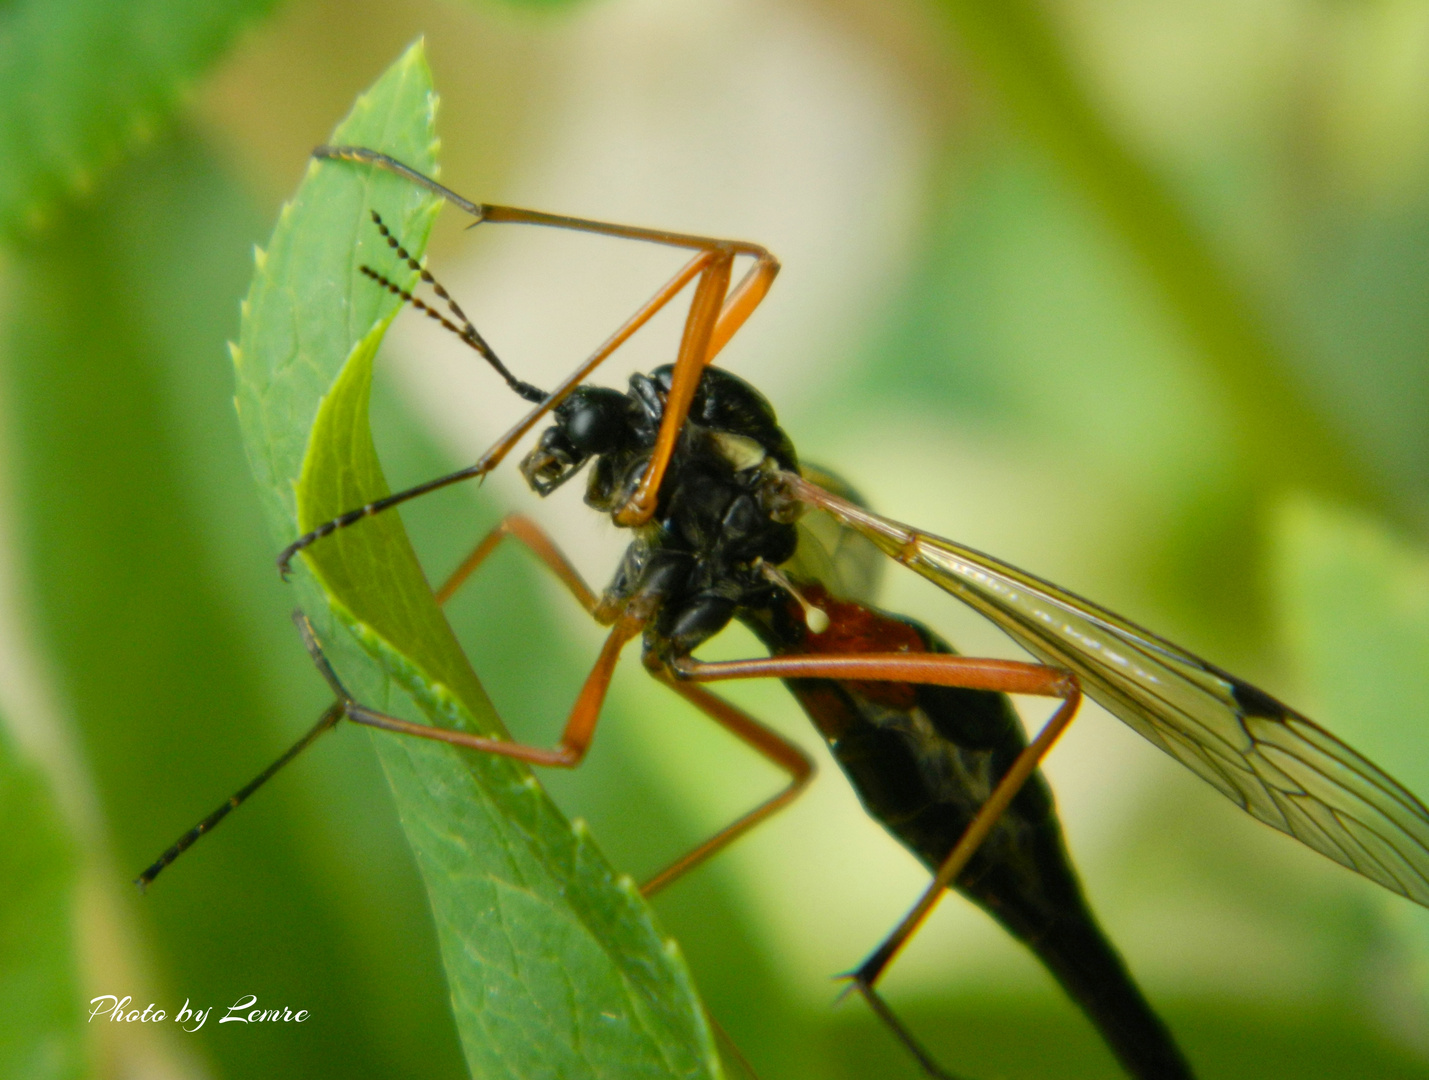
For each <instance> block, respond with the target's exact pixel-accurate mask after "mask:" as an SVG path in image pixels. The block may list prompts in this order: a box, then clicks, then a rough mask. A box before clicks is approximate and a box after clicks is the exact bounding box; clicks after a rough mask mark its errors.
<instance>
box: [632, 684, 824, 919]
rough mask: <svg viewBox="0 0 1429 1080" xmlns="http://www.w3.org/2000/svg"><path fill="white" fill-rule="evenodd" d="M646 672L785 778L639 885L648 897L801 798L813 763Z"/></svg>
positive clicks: (705, 694)
mask: <svg viewBox="0 0 1429 1080" xmlns="http://www.w3.org/2000/svg"><path fill="white" fill-rule="evenodd" d="M652 674H654V675H655V677H656V678H657V679H659V680H660V681H661V682H663V683H664V684H665V685H666V686H668V687H670V689H672V690H674V691H675V693H677V694H679V695H680V696H681V697H682V698H684V699H685V700H686V701H688V702H689V703H690V704H691V705H693V706H695V708H697V709H699V710H700V711H701V712H703V713H704V714H705V715H706V716H708V717H709V718H710V719H711V720H713V721H715V723H717V724H719V726H720V727H722V728H724V729H725V730H726V731H728V732H729V733H730V734H732V735H734V736H735V737H736V738H738V739H739V740H740V741H741V742H743V743H744V744H745V745H746V746H748V747H750V748H752V749H753V750H755V751H757V752H758V753H759V754H760V755H761V756H762V757H764V758H765V759H766V760H768V761H770V762H772V763H773V764H775V765H777V766H778V767H779V768H781V769H783V770H784V771H785V772H786V773H788V774H789V783H788V784H786V785H785V786H784V787H783V788H782V789H781V790H779V791H778V792H776V793H775V794H774V795H773V796H771V797H770V798H768V799H766V800H765V801H764V802H762V803H760V804H759V805H758V806H756V807H754V809H752V810H750V811H748V812H747V813H745V814H743V815H741V816H740V817H738V818H736V819H735V820H734V821H732V822H731V823H730V824H728V825H726V826H725V827H724V828H722V829H720V830H719V831H718V832H717V833H715V834H714V835H713V836H711V837H710V838H709V839H707V840H705V841H704V842H703V843H701V844H699V845H697V846H696V847H694V848H691V849H690V850H689V851H687V852H686V853H685V854H683V855H681V856H680V857H679V858H678V859H676V860H675V861H674V862H672V863H670V865H669V866H667V867H665V868H664V869H663V870H661V871H660V872H659V873H658V874H656V875H655V876H654V877H652V878H650V879H649V880H648V881H646V882H645V884H643V885H641V886H640V891H641V893H642V894H644V895H645V896H653V895H654V894H655V893H657V892H659V891H660V890H661V889H663V888H664V887H665V886H667V885H669V884H670V883H671V882H673V881H674V880H675V879H676V878H678V877H680V876H682V875H684V874H687V873H689V871H691V870H693V869H694V868H695V867H696V866H699V865H700V864H701V863H702V862H704V861H705V860H706V859H708V858H710V857H711V856H712V855H714V854H716V853H717V852H720V851H723V850H724V849H725V848H726V847H728V846H729V845H730V844H732V843H734V841H736V840H738V839H739V838H740V837H741V836H743V835H744V834H745V833H747V832H749V831H750V830H751V829H753V828H754V827H755V826H756V825H758V824H759V823H760V822H762V821H764V820H765V819H766V818H769V817H771V816H773V815H774V814H776V813H778V812H779V811H780V810H782V809H784V807H786V806H788V805H789V804H790V803H791V802H793V801H794V800H795V799H797V798H798V797H799V796H800V795H801V794H803V791H804V789H805V788H806V787H808V786H809V781H811V780H812V779H813V778H814V762H813V761H812V759H810V757H809V755H808V754H806V753H804V751H803V749H802V748H801V747H799V746H798V745H797V744H795V743H792V742H790V741H789V740H788V739H786V738H784V737H783V736H782V735H780V734H779V733H778V732H776V731H773V730H771V729H770V728H768V727H765V726H764V725H763V724H761V723H760V722H759V721H758V720H756V719H754V717H752V716H750V715H749V714H748V713H746V712H745V711H744V710H743V709H740V708H737V707H735V706H734V705H732V704H730V703H729V702H728V701H725V700H724V698H722V697H720V696H719V695H717V694H712V693H710V692H709V691H708V690H706V689H704V688H703V687H700V686H694V685H692V684H690V683H682V682H680V681H679V680H677V679H672V678H670V677H669V676H668V675H666V674H664V673H663V672H653V673H652Z"/></svg>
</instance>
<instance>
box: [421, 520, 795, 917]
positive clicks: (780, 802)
mask: <svg viewBox="0 0 1429 1080" xmlns="http://www.w3.org/2000/svg"><path fill="white" fill-rule="evenodd" d="M508 537H509V538H511V539H513V540H517V541H519V542H520V543H521V544H523V545H524V546H525V547H526V548H528V549H529V550H530V551H531V552H532V554H534V555H535V556H536V557H537V558H538V559H539V560H540V561H541V564H542V565H543V566H545V567H546V568H547V569H548V570H550V571H551V572H552V573H553V574H555V575H556V577H557V578H558V579H559V580H560V581H561V583H562V584H563V585H565V586H566V589H567V590H568V591H569V592H570V594H571V595H572V596H574V597H575V598H576V601H577V602H578V603H579V604H580V605H581V607H583V608H585V610H586V611H587V612H589V613H590V614H591V615H592V616H594V617H595V618H596V619H597V620H598V621H602V622H606V623H608V622H610V621H611V619H612V618H613V615H612V614H610V613H608V612H606V611H605V609H603V608H602V602H601V600H600V598H599V597H597V596H596V595H595V593H594V592H592V591H591V589H590V586H588V585H587V584H586V583H585V581H584V579H582V578H581V576H580V574H579V573H578V572H577V571H576V569H575V567H573V566H572V565H571V564H570V561H569V560H568V559H567V558H566V557H565V555H564V554H562V553H561V550H560V548H558V547H557V546H556V544H555V542H554V541H553V540H551V538H550V537H549V536H547V535H546V534H545V532H543V531H542V529H541V527H540V526H539V525H537V524H536V523H535V522H534V521H532V520H531V519H530V518H528V517H525V516H524V515H521V514H512V515H510V516H509V517H507V518H504V519H503V520H502V521H501V523H500V524H499V525H497V526H496V528H494V529H492V530H491V532H489V533H487V534H486V536H485V537H483V538H482V540H481V542H480V543H478V544H477V545H476V547H475V548H473V549H472V552H471V554H470V555H468V556H467V557H466V558H465V559H463V560H462V562H461V564H460V565H459V566H458V567H457V568H456V570H454V571H453V572H452V574H451V576H450V577H448V578H447V580H446V581H445V582H444V583H443V584H442V587H441V588H440V589H438V590H437V591H436V598H437V603H439V604H445V603H446V602H447V601H448V600H449V599H451V597H452V596H453V595H454V594H455V593H456V591H457V590H458V589H460V588H461V586H462V585H463V584H464V583H465V582H466V580H467V579H468V578H469V577H470V576H471V575H472V574H473V573H474V572H475V571H476V569H477V567H479V566H480V565H481V564H482V563H483V562H485V561H486V559H487V557H488V556H489V555H490V554H491V553H492V552H493V551H495V550H496V547H497V546H498V545H499V544H500V543H501V541H502V540H505V539H507V538H508ZM651 674H652V675H654V677H655V678H657V679H659V680H660V681H661V682H663V683H664V684H665V685H666V686H668V687H670V689H672V690H674V691H675V693H677V694H679V695H680V696H681V697H683V698H684V699H685V700H686V701H688V702H689V703H690V704H691V705H694V706H695V708H697V709H699V710H700V711H701V712H703V713H704V714H705V715H706V716H708V717H710V719H712V720H714V721H715V723H717V724H719V725H720V726H721V727H722V728H724V729H725V730H726V731H728V732H730V734H732V735H734V736H735V737H736V738H738V739H739V740H740V741H741V742H743V743H744V744H745V745H746V746H749V747H751V748H752V749H754V750H755V751H756V752H758V753H759V754H760V755H762V756H763V757H764V758H766V759H767V760H768V761H770V762H772V763H773V764H774V765H777V766H778V767H779V768H781V769H783V770H784V771H785V772H786V773H788V774H789V783H788V784H787V785H786V786H785V787H784V788H783V789H782V790H781V791H779V792H776V793H775V794H774V795H773V796H772V797H771V798H769V799H767V800H765V801H764V802H762V803H760V804H759V805H758V806H756V807H755V808H754V809H752V810H750V811H749V812H748V813H746V814H744V815H742V816H741V817H739V818H738V819H737V820H735V821H734V822H732V823H731V824H729V825H727V826H725V827H724V828H723V829H720V830H719V831H718V832H717V833H715V834H714V835H713V836H711V837H710V838H709V839H707V840H705V841H704V842H703V843H701V844H700V845H698V846H697V847H695V848H693V849H691V850H690V851H688V852H686V853H685V854H684V855H682V856H680V858H678V859H676V860H675V861H674V862H672V863H671V864H670V865H669V866H667V867H665V868H664V869H663V870H661V871H660V872H659V873H658V874H656V875H655V876H654V877H652V878H651V879H650V880H649V881H647V882H645V884H644V885H642V886H641V888H640V891H641V893H643V894H644V895H645V896H652V895H654V894H655V893H656V892H658V891H659V890H661V889H663V888H664V887H665V886H666V885H669V884H670V883H671V882H673V881H674V880H675V879H676V878H678V877H680V876H682V875H683V874H685V873H688V872H689V871H690V870H693V869H694V868H695V867H696V866H699V865H700V864H701V863H703V862H704V861H705V860H706V859H708V858H710V857H711V856H712V855H714V854H715V853H716V852H719V851H721V850H723V849H724V848H726V847H728V846H729V845H730V844H732V843H733V842H734V841H735V840H737V839H739V838H740V837H741V836H743V835H744V834H745V833H747V832H749V831H750V830H751V829H753V828H754V827H755V826H756V825H758V824H759V823H760V822H762V821H763V820H764V819H765V818H768V817H770V816H772V815H773V814H775V813H777V812H778V811H780V810H782V809H783V808H784V807H785V806H788V805H789V803H791V802H793V801H794V800H795V799H796V798H798V796H799V795H800V793H801V792H802V791H803V790H804V788H806V787H807V786H808V785H809V781H810V780H812V779H813V776H814V763H813V761H811V760H810V759H809V756H808V755H807V754H805V753H804V751H803V750H802V749H801V748H800V747H799V746H798V745H797V744H795V743H792V742H790V741H789V740H788V739H785V738H784V737H783V736H782V735H779V734H778V733H777V732H775V731H772V730H770V729H769V728H768V727H766V726H765V725H763V724H761V723H760V722H759V721H758V720H755V719H754V718H753V717H752V716H750V715H749V714H748V713H746V712H744V711H743V710H742V709H739V708H736V707H735V706H734V705H731V704H730V703H729V702H727V701H725V700H724V699H723V698H721V697H720V696H719V695H717V694H712V693H710V691H708V690H706V689H704V688H703V687H700V686H694V685H691V684H690V683H686V682H680V681H679V680H677V679H672V678H670V676H669V675H668V674H666V673H665V672H664V671H662V670H655V671H652V672H651Z"/></svg>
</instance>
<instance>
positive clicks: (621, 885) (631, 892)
mask: <svg viewBox="0 0 1429 1080" xmlns="http://www.w3.org/2000/svg"><path fill="white" fill-rule="evenodd" d="M615 887H616V888H617V889H619V890H620V891H621V892H623V893H625V895H627V896H639V895H640V886H639V885H636V884H635V879H634V878H633V877H631V876H630V875H629V874H621V875H620V876H619V877H618V878H616V879H615Z"/></svg>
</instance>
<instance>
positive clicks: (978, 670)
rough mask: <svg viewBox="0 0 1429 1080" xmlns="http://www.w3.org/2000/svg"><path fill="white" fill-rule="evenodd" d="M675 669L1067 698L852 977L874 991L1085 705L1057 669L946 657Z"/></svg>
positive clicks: (692, 674) (886, 656)
mask: <svg viewBox="0 0 1429 1080" xmlns="http://www.w3.org/2000/svg"><path fill="white" fill-rule="evenodd" d="M674 669H675V673H676V674H677V675H678V676H680V677H683V678H687V679H690V680H693V681H695V682H717V681H722V680H726V679H757V678H767V677H778V678H826V679H850V680H865V681H886V682H906V683H921V684H931V685H935V686H956V687H962V688H964V689H968V690H995V691H999V692H1002V693H1008V694H1033V695H1037V696H1040V697H1058V698H1062V703H1061V705H1059V706H1058V707H1057V711H1056V712H1054V713H1053V714H1052V717H1051V719H1049V720H1048V721H1047V723H1046V724H1045V725H1044V726H1043V728H1042V730H1041V732H1039V733H1038V735H1037V737H1036V738H1035V739H1033V740H1032V741H1031V742H1030V743H1029V744H1028V745H1027V746H1026V747H1025V748H1024V749H1023V750H1022V752H1021V753H1020V754H1019V755H1018V756H1017V758H1016V759H1015V760H1014V761H1013V763H1012V766H1011V768H1009V769H1008V771H1007V773H1006V775H1005V776H1003V777H1002V779H1001V780H1000V781H999V782H998V785H997V787H996V788H994V789H993V792H992V794H991V795H990V796H989V797H988V800H987V802H985V803H984V804H983V805H982V807H981V808H980V809H979V810H978V812H977V814H976V816H975V817H974V818H973V820H972V822H971V823H970V824H969V825H968V827H967V829H966V831H964V833H963V835H962V836H961V837H960V838H959V840H958V842H957V844H956V845H954V847H953V850H952V851H951V852H950V853H949V854H948V856H947V858H946V859H944V860H943V863H942V865H941V866H940V867H939V868H938V872H937V873H936V874H935V875H934V877H933V880H932V882H931V883H930V884H929V886H928V888H927V890H926V891H925V892H924V893H923V896H922V897H921V898H920V899H919V901H918V903H917V904H915V905H914V906H913V908H912V909H911V910H910V911H909V912H908V914H907V915H905V916H904V918H903V920H902V921H901V922H900V923H899V924H898V926H897V927H895V928H894V930H893V932H892V933H890V934H889V935H888V937H887V938H885V939H884V941H883V943H882V944H880V945H879V947H878V948H877V949H875V950H874V952H873V953H872V954H871V955H870V956H869V958H868V959H867V960H865V961H864V962H863V963H862V964H860V965H859V967H858V968H857V969H856V970H855V971H854V972H853V973H852V976H851V977H852V978H853V979H854V981H855V982H856V983H857V984H858V986H859V987H860V988H861V989H863V988H867V989H869V990H871V989H872V987H873V984H874V983H875V982H877V980H878V977H879V976H880V975H881V974H882V973H883V970H884V968H886V967H887V966H888V963H889V962H890V961H891V960H892V959H893V957H894V955H896V954H897V952H898V950H899V949H901V948H902V947H903V945H904V943H905V942H907V940H908V938H909V937H910V936H911V935H912V934H913V932H914V931H915V930H917V928H918V927H919V925H920V924H921V923H922V922H923V920H924V919H925V918H926V917H927V916H928V913H929V912H930V911H932V909H933V906H934V905H935V904H936V903H937V902H938V900H939V899H941V897H942V895H943V892H944V891H945V890H946V889H947V887H948V885H949V884H951V883H952V882H953V880H954V879H955V878H956V877H957V876H958V874H959V873H961V872H962V870H963V868H964V867H965V866H966V865H967V863H968V860H969V859H971V858H972V856H973V855H974V853H976V851H977V849H978V847H979V846H980V845H981V844H982V842H983V841H984V840H985V839H987V836H988V834H989V833H990V832H991V831H992V829H993V827H994V826H995V825H996V824H997V820H998V818H1000V817H1001V816H1002V813H1003V811H1004V810H1006V809H1007V807H1008V805H1009V804H1010V803H1011V802H1012V800H1013V798H1014V797H1015V796H1016V795H1017V793H1018V792H1019V791H1020V790H1021V789H1022V785H1023V784H1025V783H1026V782H1027V779H1028V777H1030V776H1031V775H1032V773H1033V772H1034V771H1036V769H1037V765H1038V763H1039V762H1040V761H1041V760H1042V759H1043V758H1044V757H1045V756H1046V755H1047V752H1048V751H1049V750H1051V748H1052V746H1053V744H1054V743H1055V742H1056V741H1057V738H1058V737H1059V736H1060V735H1061V734H1062V732H1063V731H1065V730H1066V729H1067V726H1068V725H1069V724H1070V723H1071V722H1072V719H1073V717H1075V716H1076V713H1077V707H1078V705H1079V704H1080V703H1081V698H1082V694H1081V689H1080V688H1079V687H1078V685H1077V681H1076V678H1075V677H1074V676H1073V675H1071V674H1070V673H1068V672H1064V671H1061V670H1059V669H1057V668H1051V667H1047V666H1045V665H1042V664H1028V663H1022V662H1019V661H1016V660H986V659H979V658H976V657H966V656H949V655H946V654H942V653H922V654H916V655H909V654H907V653H866V654H861V655H858V654H854V655H844V656H771V657H758V658H755V659H751V660H731V661H720V662H716V663H703V662H701V661H698V660H695V659H693V658H686V659H684V660H679V661H676V662H675V664H674Z"/></svg>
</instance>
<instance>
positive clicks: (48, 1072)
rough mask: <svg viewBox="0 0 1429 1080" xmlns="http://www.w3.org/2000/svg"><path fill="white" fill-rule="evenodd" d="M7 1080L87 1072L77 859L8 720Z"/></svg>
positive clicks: (1, 733) (3, 751)
mask: <svg viewBox="0 0 1429 1080" xmlns="http://www.w3.org/2000/svg"><path fill="white" fill-rule="evenodd" d="M0 821H3V822H5V835H4V842H3V843H0V1076H15V1077H20V1076H23V1077H28V1078H31V1080H67V1078H69V1077H79V1076H82V1075H84V1072H85V1068H84V1066H85V1060H84V1059H85V1045H84V1044H85V1040H84V1031H83V1026H82V1025H83V1018H82V1017H81V1014H80V1008H79V1005H80V995H79V986H78V982H79V979H78V971H77V969H78V962H77V959H76V955H75V941H74V930H75V927H74V922H75V911H74V892H75V876H76V869H75V851H74V845H73V843H72V841H71V839H70V836H69V832H68V830H67V829H66V828H65V826H64V823H63V822H62V821H61V819H60V815H59V810H58V808H57V807H56V806H55V803H54V799H53V798H52V796H51V793H50V790H49V787H48V785H47V784H46V783H45V780H44V778H43V777H42V776H41V775H40V772H39V770H38V769H36V768H34V767H33V766H32V765H30V764H29V763H27V762H25V761H22V760H21V759H20V758H19V757H18V756H17V755H16V753H15V749H14V747H13V746H12V745H11V743H10V740H9V738H8V736H7V735H6V733H5V727H4V724H3V722H0Z"/></svg>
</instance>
